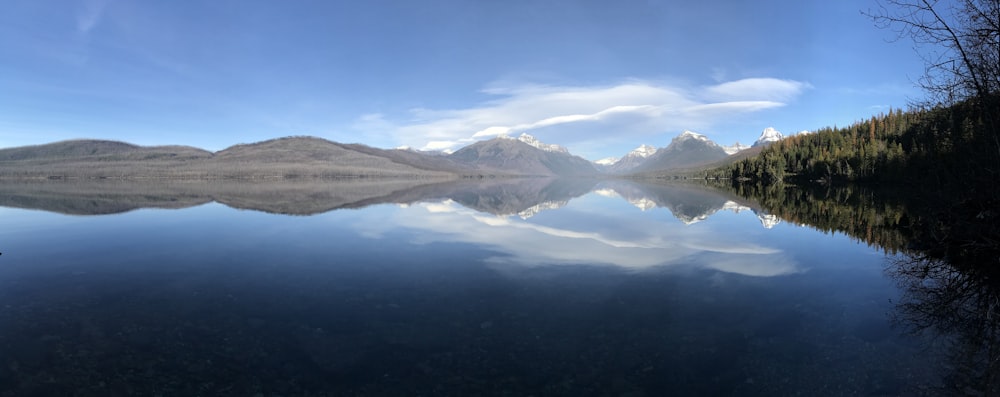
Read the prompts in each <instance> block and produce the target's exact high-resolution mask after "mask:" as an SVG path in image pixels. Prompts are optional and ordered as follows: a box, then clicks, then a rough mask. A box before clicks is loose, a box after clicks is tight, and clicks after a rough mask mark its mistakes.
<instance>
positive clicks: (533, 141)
mask: <svg viewBox="0 0 1000 397" xmlns="http://www.w3.org/2000/svg"><path fill="white" fill-rule="evenodd" d="M517 140H519V141H521V142H524V143H527V144H529V145H531V146H534V147H536V148H539V149H542V150H544V151H546V152H555V153H569V150H567V149H566V148H564V147H562V146H559V145H556V144H549V143H543V142H542V141H539V140H538V139H537V138H535V137H533V136H531V135H528V134H525V133H522V134H521V136H519V137H517Z"/></svg>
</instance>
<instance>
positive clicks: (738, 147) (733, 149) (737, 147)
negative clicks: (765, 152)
mask: <svg viewBox="0 0 1000 397" xmlns="http://www.w3.org/2000/svg"><path fill="white" fill-rule="evenodd" d="M749 148H750V146H748V145H744V144H742V143H740V142H739V141H737V142H736V143H734V144H733V145H732V146H723V147H722V150H725V151H726V154H728V155H734V154H736V153H739V152H742V151H744V150H747V149H749Z"/></svg>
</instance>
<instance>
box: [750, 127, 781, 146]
mask: <svg viewBox="0 0 1000 397" xmlns="http://www.w3.org/2000/svg"><path fill="white" fill-rule="evenodd" d="M784 138H785V136H784V135H782V134H781V132H779V131H778V130H776V129H774V127H767V128H765V129H764V131H763V132H761V133H760V138H757V141H756V142H754V143H753V145H754V146H760V145H767V144H771V143H774V142H777V141H780V140H782V139H784Z"/></svg>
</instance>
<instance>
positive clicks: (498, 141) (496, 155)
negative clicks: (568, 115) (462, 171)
mask: <svg viewBox="0 0 1000 397" xmlns="http://www.w3.org/2000/svg"><path fill="white" fill-rule="evenodd" d="M529 137H530V136H529ZM539 144H540V143H539ZM543 145H544V144H543ZM447 158H449V159H451V160H452V161H455V162H457V163H461V164H466V165H469V166H473V167H476V168H478V169H480V170H483V171H486V172H498V173H508V174H521V175H537V176H553V175H559V176H588V175H595V174H597V169H596V168H594V165H593V163H591V162H590V161H587V160H586V159H583V158H581V157H577V156H574V155H571V154H569V153H567V152H562V151H550V150H543V149H539V148H538V147H536V146H533V145H530V144H528V143H525V142H524V141H522V140H520V139H513V138H508V137H504V136H501V137H497V138H493V139H490V140H488V141H480V142H476V143H473V144H471V145H469V146H466V147H463V148H461V149H459V150H457V151H455V153H452V154H450V155H448V156H447Z"/></svg>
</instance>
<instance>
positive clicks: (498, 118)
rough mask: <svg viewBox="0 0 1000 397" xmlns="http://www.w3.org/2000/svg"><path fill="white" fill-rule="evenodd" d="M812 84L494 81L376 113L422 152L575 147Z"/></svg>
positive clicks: (751, 107)
mask: <svg viewBox="0 0 1000 397" xmlns="http://www.w3.org/2000/svg"><path fill="white" fill-rule="evenodd" d="M809 87H810V86H809V84H808V83H803V82H798V81H792V80H781V79H774V78H753V79H744V80H737V81H730V82H725V83H721V84H717V85H712V86H704V87H696V88H688V87H683V86H681V85H670V84H663V83H656V82H649V81H639V80H633V81H626V82H623V83H620V84H616V85H608V86H546V85H521V86H498V85H493V86H490V87H488V88H486V89H484V90H483V92H484V93H486V94H490V95H494V96H496V99H493V100H490V101H486V102H483V103H480V104H478V105H477V106H473V107H469V108H465V109H445V110H435V109H423V108H421V109H413V110H411V111H410V114H409V119H408V120H401V121H394V122H392V123H391V124H390V123H388V122H387V121H386V120H385V119H384V115H379V117H378V119H377V121H378V124H379V125H378V127H379V128H382V129H383V131H384V132H383V133H387V134H389V135H391V136H392V138H393V140H394V142H393V144H394V145H405V146H410V147H416V148H421V149H424V150H442V149H457V148H458V147H460V146H463V145H467V144H468V143H470V142H474V141H475V140H479V139H488V138H492V137H495V136H497V135H500V134H516V133H521V132H529V133H533V134H540V135H543V136H540V137H539V138H540V139H543V140H546V139H547V140H550V141H555V142H558V143H559V144H562V145H565V146H570V147H571V148H572V147H573V146H595V145H600V144H601V143H602V142H603V141H604V140H607V139H609V135H614V136H618V137H620V136H633V137H643V136H647V137H648V136H658V135H660V134H663V133H666V132H673V131H680V130H684V129H699V128H706V127H708V126H711V125H713V124H715V123H716V122H717V121H718V120H720V119H721V118H724V117H728V118H731V117H733V116H735V115H739V114H746V113H752V112H758V111H761V110H765V109H771V108H776V107H780V106H784V105H786V104H787V103H788V102H789V101H791V100H793V99H794V98H795V97H797V96H798V95H800V94H801V93H802V92H803V91H804V90H805V89H807V88H809ZM372 121H373V120H372V115H365V116H362V118H361V119H359V121H358V122H357V123H356V126H364V127H372V126H373V124H374V123H372ZM364 129H365V130H368V131H370V130H371V128H364ZM539 130H544V131H539ZM609 132H613V134H609Z"/></svg>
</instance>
